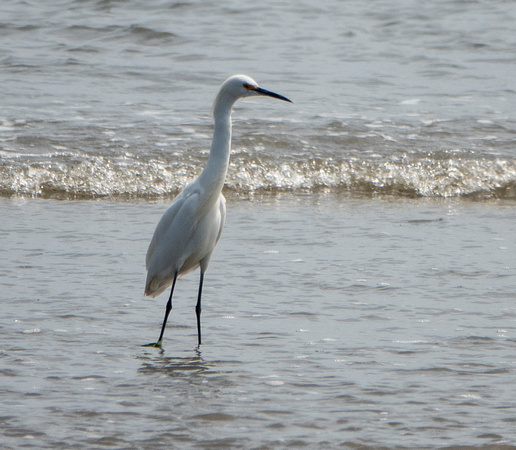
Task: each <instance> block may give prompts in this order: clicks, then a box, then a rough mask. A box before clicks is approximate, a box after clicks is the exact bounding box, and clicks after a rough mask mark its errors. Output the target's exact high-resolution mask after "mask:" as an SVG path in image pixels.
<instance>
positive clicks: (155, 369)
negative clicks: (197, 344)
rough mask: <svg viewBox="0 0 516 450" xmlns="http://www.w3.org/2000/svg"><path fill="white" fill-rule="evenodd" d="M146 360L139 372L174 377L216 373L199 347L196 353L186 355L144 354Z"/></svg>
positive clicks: (143, 357) (143, 358)
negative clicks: (205, 359)
mask: <svg viewBox="0 0 516 450" xmlns="http://www.w3.org/2000/svg"><path fill="white" fill-rule="evenodd" d="M140 359H142V360H144V362H143V363H142V366H141V367H140V369H139V370H138V372H139V373H143V374H145V375H155V374H159V375H167V376H169V377H173V378H182V377H184V376H187V375H188V376H191V375H207V374H216V373H217V371H216V370H214V368H213V364H212V363H207V362H206V361H204V360H203V358H202V355H201V352H200V350H199V349H196V350H195V354H193V355H191V356H185V357H177V356H174V357H168V356H163V352H161V354H160V355H159V356H142V357H140Z"/></svg>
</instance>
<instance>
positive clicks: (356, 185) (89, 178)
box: [0, 152, 516, 199]
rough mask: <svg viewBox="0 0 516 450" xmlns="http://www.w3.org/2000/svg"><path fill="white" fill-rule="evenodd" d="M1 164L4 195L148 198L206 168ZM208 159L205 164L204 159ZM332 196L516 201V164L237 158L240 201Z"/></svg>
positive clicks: (113, 162) (73, 160)
mask: <svg viewBox="0 0 516 450" xmlns="http://www.w3.org/2000/svg"><path fill="white" fill-rule="evenodd" d="M48 156H49V157H47V158H43V159H41V158H40V159H38V160H33V161H31V160H27V159H25V160H15V159H14V160H13V159H11V160H10V161H9V160H6V159H4V160H0V195H1V196H3V197H12V196H30V197H42V198H59V199H76V198H86V199H87V198H99V197H110V198H148V197H162V196H165V197H168V196H173V195H175V194H177V193H178V192H179V191H180V190H181V189H182V188H184V187H185V186H186V185H187V184H188V183H189V182H190V181H191V180H193V179H194V178H195V177H196V176H197V175H198V174H199V173H200V171H201V170H202V167H203V165H204V161H203V160H202V158H201V159H199V160H198V161H192V160H191V159H181V158H180V157H178V158H177V159H178V161H176V162H173V163H171V162H170V161H167V160H165V159H157V158H150V157H147V158H142V157H141V156H135V155H126V156H123V157H120V156H119V157H113V156H96V155H83V154H76V153H72V152H70V153H62V152H61V153H55V154H52V155H48ZM204 157H205V156H204ZM321 190H324V191H328V192H333V193H335V194H340V193H343V192H345V193H353V194H357V195H394V196H405V197H458V196H470V197H475V198H507V199H515V198H516V164H515V162H512V161H507V160H494V159H493V160H489V159H481V160H476V159H460V158H457V159H449V158H448V159H443V160H439V159H430V158H423V159H403V158H394V157H391V158H390V159H386V158H363V159H361V158H356V157H352V158H349V159H343V160H336V159H334V158H310V157H307V158H302V157H299V158H293V157H291V158H286V159H285V158H271V157H268V156H266V155H256V154H249V153H244V152H242V153H237V154H234V155H233V156H232V159H231V163H230V167H229V170H228V175H227V178H226V191H229V192H231V193H234V194H236V195H244V196H245V195H252V194H253V193H259V194H267V193H278V192H291V193H296V192H303V193H310V192H317V191H321Z"/></svg>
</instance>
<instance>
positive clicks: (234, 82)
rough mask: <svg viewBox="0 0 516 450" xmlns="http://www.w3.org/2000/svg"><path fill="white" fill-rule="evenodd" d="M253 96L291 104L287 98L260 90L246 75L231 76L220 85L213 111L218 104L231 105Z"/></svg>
mask: <svg viewBox="0 0 516 450" xmlns="http://www.w3.org/2000/svg"><path fill="white" fill-rule="evenodd" d="M255 96H266V97H272V98H277V99H278V100H283V101H285V102H290V103H292V101H291V100H289V99H288V98H287V97H283V95H279V94H276V93H275V92H271V91H268V90H267V89H263V88H261V87H260V86H258V83H257V82H256V81H254V80H253V79H252V78H251V77H248V76H247V75H233V76H232V77H229V78H228V79H227V80H226V81H224V83H223V84H222V86H221V88H220V92H219V95H218V96H217V99H216V100H215V104H214V109H216V105H217V104H220V103H225V102H229V103H231V104H233V103H234V102H236V101H237V100H238V99H239V98H244V97H255Z"/></svg>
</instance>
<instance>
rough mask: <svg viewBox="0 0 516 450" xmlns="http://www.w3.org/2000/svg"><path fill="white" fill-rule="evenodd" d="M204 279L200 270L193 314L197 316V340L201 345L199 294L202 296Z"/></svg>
mask: <svg viewBox="0 0 516 450" xmlns="http://www.w3.org/2000/svg"><path fill="white" fill-rule="evenodd" d="M203 281H204V272H202V271H201V280H200V281H199V294H198V295H197V305H195V315H196V316H197V340H198V342H199V345H201V311H202V308H201V296H202V283H203Z"/></svg>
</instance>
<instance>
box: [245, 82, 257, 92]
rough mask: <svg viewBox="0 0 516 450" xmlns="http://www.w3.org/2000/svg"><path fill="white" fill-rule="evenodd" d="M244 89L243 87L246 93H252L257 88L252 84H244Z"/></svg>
mask: <svg viewBox="0 0 516 450" xmlns="http://www.w3.org/2000/svg"><path fill="white" fill-rule="evenodd" d="M244 87H245V88H246V89H247V90H248V91H254V90H255V89H256V88H257V87H258V86H253V85H252V84H247V83H244Z"/></svg>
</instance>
